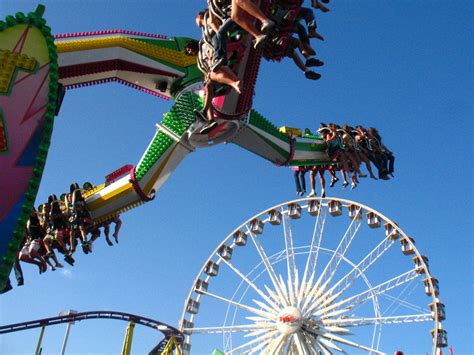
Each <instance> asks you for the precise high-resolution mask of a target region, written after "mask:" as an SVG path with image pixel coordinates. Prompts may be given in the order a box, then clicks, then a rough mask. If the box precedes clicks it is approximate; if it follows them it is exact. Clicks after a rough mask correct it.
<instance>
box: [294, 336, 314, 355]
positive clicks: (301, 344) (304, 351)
mask: <svg viewBox="0 0 474 355" xmlns="http://www.w3.org/2000/svg"><path fill="white" fill-rule="evenodd" d="M293 341H294V342H295V345H296V348H297V349H298V354H301V355H309V354H310V351H309V349H308V346H307V345H306V342H305V340H304V338H303V337H302V336H301V334H300V332H296V333H294V334H293Z"/></svg>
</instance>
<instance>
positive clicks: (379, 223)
mask: <svg viewBox="0 0 474 355" xmlns="http://www.w3.org/2000/svg"><path fill="white" fill-rule="evenodd" d="M211 3H212V2H211ZM217 3H220V2H217ZM223 3H225V1H224V2H223ZM233 3H234V1H232V4H233ZM228 5H229V7H230V1H229V4H228ZM260 8H261V10H262V11H263V13H265V14H266V15H267V16H270V17H271V20H272V21H273V22H274V23H275V26H274V27H273V28H272V30H271V32H269V33H268V34H267V37H268V38H267V44H265V45H264V46H263V47H262V48H258V49H255V48H254V45H253V42H252V37H251V36H250V35H248V34H245V33H243V32H242V31H241V30H235V31H230V35H229V39H228V42H227V53H228V56H229V63H228V65H229V67H230V69H231V70H232V71H233V72H234V73H235V75H237V77H238V78H239V79H240V81H241V83H243V85H242V88H241V93H240V94H239V93H237V92H236V91H234V90H231V91H229V90H224V91H223V92H222V91H221V92H220V93H219V94H218V95H216V96H215V97H214V98H213V101H212V106H213V109H214V113H215V120H216V122H217V123H218V125H217V127H216V128H214V129H212V130H210V131H209V132H206V133H202V132H203V130H202V128H203V127H204V126H205V124H206V122H204V121H203V120H201V119H199V117H198V115H196V111H200V110H202V109H203V97H204V89H203V83H202V82H203V77H202V73H201V71H200V70H199V69H198V66H197V65H196V56H195V55H189V54H187V53H186V52H185V50H184V49H185V46H186V43H188V42H189V41H190V40H191V39H190V38H181V37H178V38H169V37H166V36H161V35H155V34H148V33H140V32H131V31H122V30H112V31H97V32H87V33H72V34H62V35H54V36H53V35H52V34H51V29H50V28H49V27H48V26H46V21H45V20H44V19H43V12H44V7H43V6H41V5H40V6H38V8H37V9H36V11H35V12H32V13H29V14H28V15H24V14H22V13H17V14H16V16H8V17H7V18H6V20H5V22H3V21H0V58H1V62H0V168H1V171H2V173H1V175H0V196H1V199H0V256H2V258H1V259H0V284H1V285H3V284H4V283H5V282H6V280H7V279H8V277H9V274H10V271H11V268H12V265H13V264H14V262H15V258H16V255H17V253H18V250H19V248H20V244H21V241H22V240H23V238H24V233H25V224H26V222H27V220H28V217H29V214H30V211H31V210H32V208H33V204H34V202H35V198H36V194H37V191H38V188H39V185H40V181H41V177H42V173H43V168H44V165H45V161H46V157H47V153H48V149H49V145H50V138H51V133H52V130H53V121H54V116H56V115H58V113H59V111H60V107H61V103H62V99H63V97H64V95H65V93H66V92H67V91H68V90H71V89H76V88H81V87H84V86H89V85H95V84H102V83H106V82H113V81H115V82H119V83H121V84H124V85H127V86H129V87H132V88H135V89H138V90H141V91H143V92H145V93H147V94H150V95H154V96H157V97H160V98H164V99H173V100H174V105H173V107H172V108H171V110H170V111H169V112H168V113H166V114H165V115H164V119H163V120H162V121H161V122H160V123H158V124H157V125H156V133H155V135H154V137H153V139H152V140H151V142H150V144H149V145H148V147H147V149H146V151H145V152H144V154H143V156H142V157H141V159H140V160H139V161H138V163H137V164H136V165H135V166H124V167H122V168H120V169H118V170H117V171H115V172H113V173H111V174H109V175H108V176H107V178H106V179H105V182H104V183H102V184H99V185H97V186H94V187H93V188H92V189H89V190H87V191H85V192H84V193H83V197H84V199H85V203H86V206H87V208H88V210H89V211H90V214H91V216H92V219H93V220H94V222H95V223H104V222H108V221H110V220H113V219H114V218H116V217H117V216H118V215H119V214H121V213H123V212H125V211H128V210H130V209H132V208H135V207H138V206H140V205H142V204H144V203H146V202H148V201H150V200H153V199H154V197H155V195H156V193H157V192H158V191H159V189H160V188H161V186H163V184H164V183H165V182H166V180H167V179H168V177H169V176H170V175H171V174H172V173H173V171H174V170H175V169H176V167H177V166H178V164H179V163H180V162H181V161H182V160H183V159H184V158H185V157H186V156H187V155H188V154H190V153H192V152H194V151H195V150H196V149H198V148H204V147H211V146H214V145H216V144H219V143H223V142H226V143H234V144H236V145H239V146H241V147H243V148H245V149H246V150H249V151H251V152H253V153H255V154H257V155H259V156H261V157H262V158H264V159H266V160H268V161H270V162H272V163H273V164H275V165H278V166H307V165H310V166H318V165H322V164H328V163H330V162H331V159H330V157H329V156H328V154H327V152H326V144H325V142H324V141H323V140H322V139H321V137H319V136H304V137H301V136H293V135H291V136H290V135H287V134H285V133H282V132H281V131H280V130H279V129H278V128H277V127H276V126H275V125H274V124H272V123H271V122H270V121H269V120H267V119H266V118H264V117H263V116H262V115H261V114H259V113H258V112H257V111H255V110H253V109H252V98H253V95H254V87H255V83H256V80H257V76H258V70H259V66H260V62H261V59H262V58H264V59H267V60H275V61H279V60H281V58H282V57H283V56H284V54H285V50H286V48H287V46H288V41H289V40H290V37H291V36H292V29H293V27H294V23H295V19H296V16H297V14H298V12H299V11H300V8H301V1H299V0H279V1H269V0H262V1H261V2H260ZM227 10H229V9H227ZM229 11H230V10H229ZM225 15H226V12H225V11H223V12H222V13H221V16H224V17H225ZM342 214H346V215H347V216H348V217H349V218H348V226H347V228H343V229H342V232H341V235H342V236H341V238H340V240H339V243H338V244H336V245H325V242H326V239H325V238H323V235H324V234H325V232H324V231H325V228H326V229H327V228H329V226H330V225H331V223H332V224H335V225H336V226H338V225H339V228H340V226H341V224H343V223H341V222H339V221H341V220H342V218H335V217H338V216H340V215H342ZM333 217H334V218H333ZM304 221H309V222H304ZM292 223H293V224H294V226H292ZM299 223H301V224H302V225H311V227H310V232H306V234H309V235H310V238H309V240H308V241H307V243H306V245H304V246H302V245H301V241H300V240H297V239H296V238H295V235H296V234H294V233H293V232H292V228H297V226H296V224H299ZM266 225H273V226H281V228H282V233H280V234H279V235H280V239H279V240H280V242H281V243H282V248H281V249H278V250H269V249H268V248H269V247H268V246H265V238H264V237H263V232H264V231H265V233H267V230H269V228H270V226H269V227H266ZM326 226H327V227H326ZM364 226H365V227H366V229H368V230H370V231H377V230H379V229H378V228H381V229H383V230H384V231H385V233H381V234H382V238H378V239H375V237H374V240H376V241H377V243H376V244H374V245H370V244H366V245H365V247H366V249H365V250H364V249H363V246H359V247H357V248H358V252H359V254H358V255H359V257H358V259H360V260H361V261H360V262H354V261H351V259H350V258H349V257H348V255H349V254H348V253H349V248H350V246H351V245H352V244H353V242H354V243H355V242H356V241H357V240H358V239H361V238H358V239H357V238H355V237H356V236H357V234H358V232H359V230H362V229H363V228H364ZM264 227H265V228H264ZM335 228H337V227H335ZM396 242H399V243H400V245H401V248H402V252H401V253H396V255H395V253H394V248H392V247H393V246H394V245H395V244H396ZM247 244H248V246H247V248H245V249H244V248H243V247H245V246H246V245H247ZM355 244H356V243H355ZM250 245H253V247H254V253H255V256H256V257H257V262H256V264H255V267H254V269H248V270H244V269H242V268H241V267H240V266H239V264H238V260H233V259H232V256H233V255H234V257H236V254H238V252H239V253H240V252H241V250H248V248H250V247H251V246H250ZM270 249H271V248H270ZM360 252H362V253H364V254H363V256H362V258H360V255H361V254H360ZM406 255H411V256H412V257H411V258H407V257H406ZM400 256H401V258H402V259H400V260H399V259H398V258H399V257H400ZM384 258H388V260H387V261H385V263H386V264H385V265H390V263H391V262H393V261H394V260H396V262H399V263H401V264H403V265H406V266H407V271H406V272H403V273H402V274H398V275H397V274H394V275H393V278H391V279H388V280H376V281H375V282H376V284H375V285H372V284H371V282H370V281H369V279H370V278H369V277H368V276H367V275H369V273H370V271H371V270H372V269H371V267H372V266H373V265H374V264H375V263H376V262H377V265H376V266H377V267H383V266H381V263H384V261H383V260H384ZM231 260H232V261H231ZM318 263H319V264H321V265H324V267H322V266H320V267H319V268H318V267H317V266H318ZM374 267H375V266H374ZM281 268H282V269H281ZM223 269H226V270H223ZM280 269H281V270H280ZM226 272H227V273H230V274H232V275H233V276H234V277H236V278H237V279H238V280H239V282H240V284H237V285H236V288H235V289H234V291H235V292H234V293H232V292H230V291H228V292H230V294H229V293H228V295H229V296H223V295H222V294H217V293H215V292H217V291H213V289H212V288H211V286H212V287H214V284H215V283H216V282H217V281H218V280H219V279H220V278H219V276H221V273H226ZM218 275H219V276H218ZM262 275H263V276H262ZM282 275H286V276H282ZM222 277H223V276H221V278H222ZM420 279H421V281H420V282H421V283H422V284H423V291H424V293H426V295H428V296H429V297H430V302H424V301H422V300H420V299H419V298H416V297H415V298H414V299H415V301H413V302H409V301H406V300H405V299H399V298H397V296H393V295H390V292H389V291H390V290H394V289H396V288H399V287H402V286H403V287H408V286H409V285H411V284H412V281H413V280H418V281H419V280H420ZM211 281H212V282H211ZM372 282H374V281H372ZM215 290H219V287H218V286H217V287H216V288H215ZM438 293H439V289H438V281H437V279H436V278H434V277H432V275H431V274H430V271H429V268H428V259H427V258H426V257H425V256H423V255H422V254H421V253H420V252H419V251H418V250H417V248H416V247H415V244H414V241H413V239H412V238H410V237H408V236H407V235H406V234H405V233H404V232H403V231H402V230H401V229H400V228H399V227H398V226H397V224H396V223H395V222H393V221H391V220H389V219H388V218H387V217H385V216H383V215H382V214H380V213H378V212H377V211H375V210H373V209H370V208H369V207H366V206H363V205H360V204H358V203H355V202H351V201H347V200H340V199H334V198H323V199H318V198H314V199H301V200H295V201H291V202H287V203H284V204H281V205H278V206H275V207H273V208H270V209H269V210H267V211H263V212H262V213H260V214H258V215H256V216H254V217H252V218H251V219H249V220H248V221H246V222H245V223H243V224H242V225H240V226H239V227H238V228H237V229H235V230H234V231H233V232H232V233H231V234H230V235H229V236H228V237H227V238H225V239H224V240H223V242H222V243H220V244H219V245H218V246H217V248H216V249H215V250H214V251H213V253H212V254H211V255H210V257H209V258H208V260H206V262H205V263H204V265H203V267H202V268H201V270H200V271H199V273H198V275H197V277H196V280H195V282H194V284H193V285H192V287H191V290H190V292H189V296H188V298H187V299H186V301H185V306H184V311H183V315H182V319H181V322H180V326H179V331H178V330H176V329H174V328H172V327H169V329H174V332H173V337H170V336H169V333H168V335H166V334H165V335H166V336H165V339H166V342H165V343H163V344H162V348H161V350H163V349H165V347H166V344H168V341H170V339H174V341H173V344H172V346H171V347H172V348H173V349H174V351H176V352H178V353H181V352H184V353H189V352H190V351H191V350H192V348H191V344H192V343H191V340H192V339H193V340H194V339H195V338H197V337H202V336H207V335H209V334H222V335H223V336H224V351H225V352H226V353H247V352H256V353H259V352H265V353H268V354H276V353H291V354H331V353H340V352H349V353H350V352H351V351H355V350H357V351H359V352H360V351H365V352H368V353H380V354H381V353H383V350H385V349H383V343H382V345H381V330H382V325H385V324H396V325H398V328H397V332H398V333H397V334H401V333H402V329H401V328H403V326H405V325H407V326H409V325H411V324H413V323H417V324H418V323H419V322H425V323H428V324H432V325H434V326H433V327H432V328H433V329H432V330H431V336H432V339H433V342H432V353H433V354H438V353H439V352H440V349H441V348H443V347H445V346H446V345H447V336H446V334H447V333H446V331H445V330H444V329H443V328H442V325H441V321H442V320H444V319H445V312H444V305H443V304H442V303H441V302H440V300H439V299H438ZM250 295H251V296H250ZM249 297H250V298H249ZM379 298H384V300H379ZM387 299H388V300H389V301H390V302H391V303H390V304H389V307H392V308H395V310H394V311H393V312H394V313H391V315H389V316H387V315H386V313H385V312H384V306H386V302H388V301H387ZM211 301H212V302H217V303H218V304H219V303H220V304H221V305H222V304H224V305H226V306H227V307H228V308H227V310H225V311H224V312H225V314H226V324H225V325H224V326H216V325H215V324H203V323H200V322H199V317H198V313H199V312H200V310H201V309H202V308H203V307H211V303H210V302H211ZM370 303H371V304H372V308H371V310H369V309H368V308H366V306H367V304H370ZM428 303H429V305H428ZM394 305H396V306H395V307H394ZM427 306H428V307H427ZM216 307H219V306H216ZM407 309H409V310H411V311H412V312H413V314H405V313H403V312H402V311H403V310H407ZM237 310H239V311H240V312H246V315H247V317H242V315H241V314H238V312H237ZM370 312H372V313H373V314H371V315H370V316H369V315H367V313H370ZM397 312H398V313H397ZM103 313H108V314H112V313H115V312H103ZM84 317H85V318H83V319H86V318H87V317H86V316H84ZM135 318H136V319H138V318H137V317H135ZM65 321H71V320H70V319H69V320H65ZM51 322H52V321H51ZM52 323H53V324H56V323H54V322H52ZM38 324H39V323H38ZM37 326H38V325H37ZM370 326H372V327H373V331H372V332H370V335H369V336H368V338H367V337H365V338H364V335H363V332H361V333H358V329H360V328H364V329H367V327H370ZM20 328H21V327H20ZM20 328H18V327H17V328H15V327H12V326H3V327H1V328H0V329H1V331H9V329H10V331H16V330H19V329H20ZM12 329H13V330H12ZM24 329H27V328H24ZM242 334H245V337H241V335H242ZM426 336H429V335H428V334H426ZM366 339H369V340H368V342H365V340H366ZM170 344H171V343H170ZM169 348H170V347H168V348H167V349H168V350H169ZM381 348H382V349H381ZM173 349H172V350H173ZM168 350H167V351H168ZM385 351H387V350H385Z"/></svg>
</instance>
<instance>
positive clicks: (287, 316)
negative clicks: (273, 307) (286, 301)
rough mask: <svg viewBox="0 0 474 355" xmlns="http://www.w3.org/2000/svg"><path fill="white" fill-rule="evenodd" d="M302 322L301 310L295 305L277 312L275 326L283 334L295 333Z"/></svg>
mask: <svg viewBox="0 0 474 355" xmlns="http://www.w3.org/2000/svg"><path fill="white" fill-rule="evenodd" d="M302 324H303V318H302V316H301V311H300V310H299V309H298V308H295V307H286V308H284V309H283V310H282V311H281V312H280V313H278V321H277V328H278V330H279V331H280V332H281V333H282V334H285V335H291V334H293V333H296V332H297V331H298V330H299V329H300V328H301V325H302Z"/></svg>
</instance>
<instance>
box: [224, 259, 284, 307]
mask: <svg viewBox="0 0 474 355" xmlns="http://www.w3.org/2000/svg"><path fill="white" fill-rule="evenodd" d="M220 259H221V260H222V261H223V262H224V263H225V264H226V265H227V266H228V267H229V268H230V269H231V270H232V271H234V272H235V273H236V274H237V275H238V276H239V277H240V278H241V279H242V280H244V281H245V282H246V283H247V284H248V285H249V286H250V287H252V288H253V289H254V290H255V291H256V292H257V293H258V294H259V295H260V297H262V298H263V299H264V300H265V301H266V302H267V303H268V304H269V305H271V306H272V307H273V308H274V309H278V308H279V307H278V306H277V304H276V303H275V302H273V301H272V300H271V299H270V297H268V296H267V295H265V293H264V292H263V291H262V290H260V289H259V288H258V287H257V285H255V283H253V282H252V281H250V280H249V279H248V278H247V277H246V276H245V275H244V274H243V273H242V272H241V271H240V270H239V269H237V267H235V266H234V265H233V264H232V263H230V262H229V261H228V260H226V259H224V258H222V257H220Z"/></svg>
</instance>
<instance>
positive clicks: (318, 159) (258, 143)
mask: <svg viewBox="0 0 474 355" xmlns="http://www.w3.org/2000/svg"><path fill="white" fill-rule="evenodd" d="M230 142H231V143H234V144H237V145H239V146H241V147H242V148H245V149H247V150H249V151H251V152H253V153H255V154H257V155H259V156H261V157H262V158H264V159H267V160H269V161H271V162H272V163H274V164H275V165H279V166H286V165H290V166H301V165H322V164H326V163H329V162H330V161H331V160H330V158H329V156H328V155H327V153H326V144H325V143H324V141H323V140H322V139H321V138H320V137H311V138H306V137H295V138H292V137H290V136H288V135H286V134H284V133H282V132H280V131H279V130H278V128H277V127H276V126H275V125H274V124H273V123H271V122H270V121H269V120H267V119H266V118H265V117H263V116H262V115H260V114H259V113H258V112H257V111H255V110H252V111H251V112H250V114H249V117H248V119H247V120H246V121H245V122H243V123H242V124H241V127H240V129H239V131H238V133H237V134H236V135H235V136H234V137H233V138H232V139H231V140H230Z"/></svg>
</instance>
